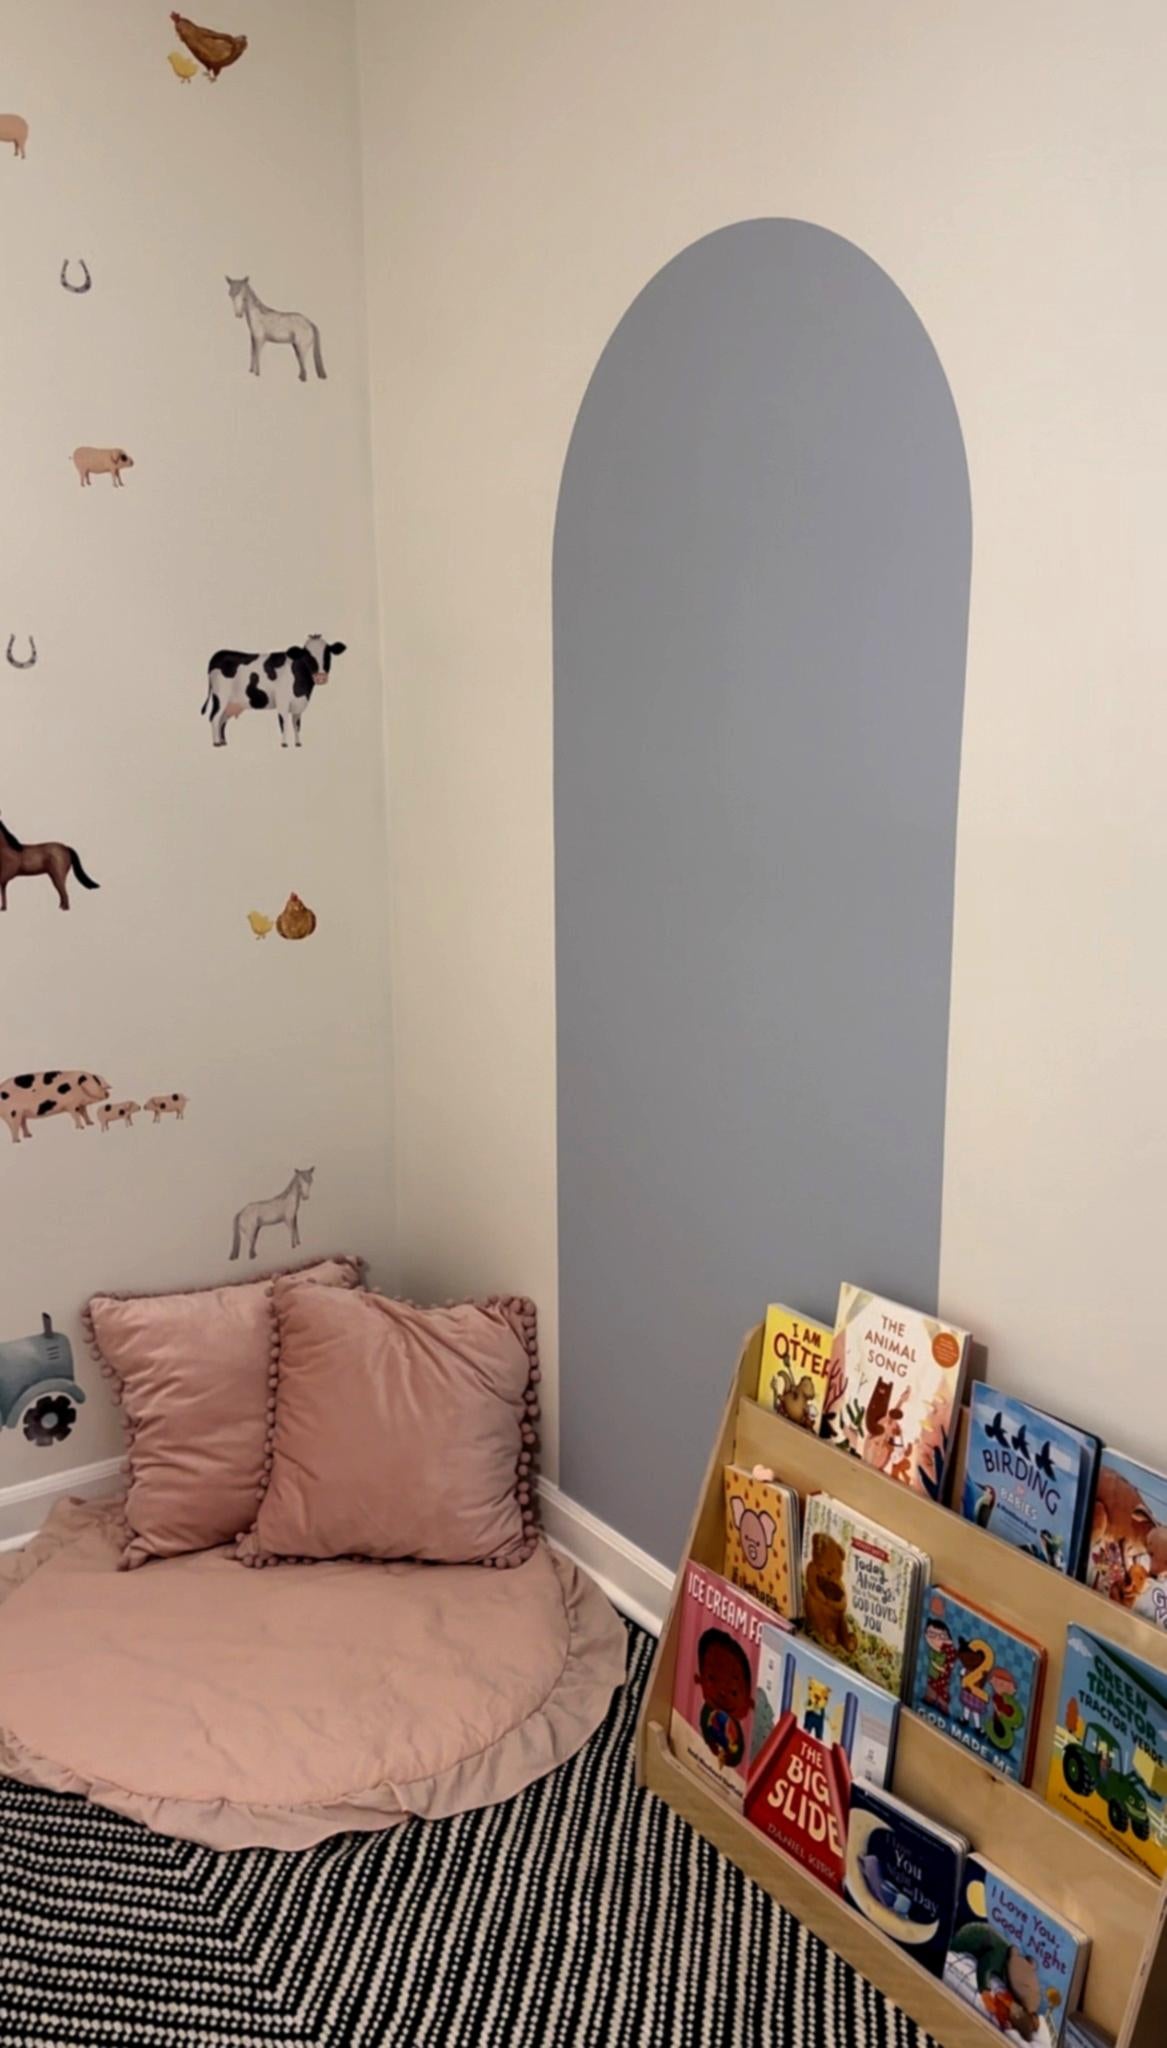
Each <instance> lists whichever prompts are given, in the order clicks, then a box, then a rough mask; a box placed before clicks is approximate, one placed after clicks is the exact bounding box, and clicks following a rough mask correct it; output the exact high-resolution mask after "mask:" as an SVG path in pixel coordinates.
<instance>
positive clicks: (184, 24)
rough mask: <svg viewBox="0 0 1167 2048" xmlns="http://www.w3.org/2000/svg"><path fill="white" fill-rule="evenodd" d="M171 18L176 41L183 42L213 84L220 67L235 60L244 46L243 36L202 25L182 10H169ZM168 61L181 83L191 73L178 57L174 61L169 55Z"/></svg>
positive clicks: (222, 67) (227, 65)
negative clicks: (180, 12) (175, 12)
mask: <svg viewBox="0 0 1167 2048" xmlns="http://www.w3.org/2000/svg"><path fill="white" fill-rule="evenodd" d="M170 19H171V21H172V22H173V23H174V30H175V34H176V35H177V37H178V40H179V42H180V43H185V45H186V47H187V49H188V50H189V51H190V53H191V56H192V57H195V58H197V59H198V62H199V63H200V64H201V65H202V67H203V70H204V71H205V72H206V75H207V78H208V79H209V81H210V83H211V84H212V85H213V84H214V83H215V81H216V79H217V78H218V76H219V73H220V71H226V70H227V69H228V67H229V66H230V65H232V64H237V63H238V62H239V59H240V57H242V55H243V52H244V51H245V49H246V48H247V37H246V36H233V35H229V34H228V33H227V31H226V30H225V29H218V28H201V27H200V26H199V24H198V22H197V21H190V20H188V18H187V16H186V15H185V14H171V17H170ZM170 63H171V68H172V70H173V71H174V74H175V76H176V77H177V78H181V79H182V80H183V81H184V83H185V82H186V81H187V80H188V79H189V78H190V77H191V76H192V75H193V74H192V73H188V72H187V70H186V68H185V64H184V63H183V62H182V60H181V59H179V60H178V61H177V62H176V61H175V58H174V57H172V58H171V59H170Z"/></svg>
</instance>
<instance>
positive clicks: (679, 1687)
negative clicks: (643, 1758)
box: [669, 1560, 774, 1805]
mask: <svg viewBox="0 0 1167 2048" xmlns="http://www.w3.org/2000/svg"><path fill="white" fill-rule="evenodd" d="M773 1620H774V1616H773V1615H772V1614H771V1612H770V1610H769V1608H767V1607H763V1606H762V1604H761V1602H760V1601H759V1600H754V1599H752V1598H751V1596H750V1595H749V1594H748V1593H742V1592H740V1591H739V1590H738V1588H737V1587H736V1586H731V1585H729V1584H728V1582H727V1581H726V1580H725V1579H723V1578H722V1577H721V1575H720V1573H719V1572H713V1571H710V1570H709V1569H708V1567H707V1566H705V1565H703V1564H694V1563H693V1562H692V1560H690V1562H689V1563H688V1564H687V1565H686V1566H685V1581H684V1585H683V1587H682V1591H681V1619H680V1630H679V1634H678V1637H677V1668H676V1675H675V1677H674V1680H673V1711H672V1718H671V1721H670V1728H669V1734H670V1740H671V1742H672V1747H673V1751H674V1753H675V1754H676V1755H677V1756H679V1757H680V1758H681V1759H682V1761H683V1762H684V1763H687V1764H688V1765H689V1766H690V1767H691V1769H693V1770H695V1771H696V1772H697V1774H698V1776H699V1777H701V1778H703V1779H704V1780H705V1781H706V1783H707V1784H710V1785H712V1786H713V1787H714V1788H715V1790H716V1791H718V1792H719V1793H720V1794H721V1795H722V1797H723V1798H725V1799H727V1800H729V1801H730V1802H731V1803H732V1804H734V1805H740V1804H741V1798H742V1793H743V1791H744V1789H745V1782H746V1770H747V1767H748V1764H749V1760H750V1755H751V1749H750V1737H751V1731H752V1729H753V1725H754V1697H755V1692H756V1682H757V1671H758V1652H759V1646H760V1643H761V1633H762V1628H763V1625H764V1624H766V1623H768V1622H773Z"/></svg>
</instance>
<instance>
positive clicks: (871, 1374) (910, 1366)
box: [830, 1282, 969, 1500]
mask: <svg viewBox="0 0 1167 2048" xmlns="http://www.w3.org/2000/svg"><path fill="white" fill-rule="evenodd" d="M835 1341H836V1345H837V1347H838V1352H839V1371H840V1374H841V1377H842V1395H841V1399H840V1400H839V1403H838V1406H837V1407H836V1408H834V1409H833V1411H832V1414H831V1417H830V1423H831V1434H832V1435H833V1436H834V1437H835V1438H836V1439H837V1440H838V1441H840V1442H842V1443H843V1444H844V1446H845V1447H846V1448H847V1449H848V1450H849V1451H850V1452H851V1453H852V1455H853V1456H854V1457H856V1458H861V1459H862V1461H863V1463H864V1464H865V1465H872V1466H874V1468H875V1470H876V1471H877V1472H884V1473H886V1474H887V1476H888V1478H889V1479H896V1480H898V1481H899V1482H900V1483H901V1485H903V1486H910V1487H911V1488H912V1489H913V1491H914V1492H916V1493H922V1494H925V1495H926V1496H927V1498H928V1499H929V1500H940V1499H941V1498H942V1497H943V1493H944V1480H945V1474H946V1472H947V1468H948V1456H949V1450H950V1447H951V1442H952V1435H953V1430H954V1428H955V1426H956V1418H957V1416H958V1414H959V1412H960V1403H961V1397H962V1394H963V1390H964V1377H965V1372H966V1370H967V1367H968V1347H969V1335H968V1331H967V1330H958V1329H957V1328H955V1326H954V1325H953V1324H951V1323H942V1322H938V1321H937V1319H936V1318H935V1317H934V1316H926V1315H922V1314H921V1313H920V1312H919V1310H917V1309H914V1308H903V1307H901V1306H900V1304H899V1303H898V1302H894V1301H885V1300H884V1299H883V1298H882V1296H881V1295H878V1294H868V1293H866V1292H865V1291H864V1289H863V1288H861V1287H852V1286H851V1285H850V1284H849V1283H848V1282H844V1284H843V1286H842V1288H841V1289H840V1291H839V1311H838V1316H837V1319H836V1328H835Z"/></svg>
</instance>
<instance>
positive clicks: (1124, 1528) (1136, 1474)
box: [1086, 1449, 1167, 1628]
mask: <svg viewBox="0 0 1167 2048" xmlns="http://www.w3.org/2000/svg"><path fill="white" fill-rule="evenodd" d="M1086 1578H1087V1582H1088V1584H1090V1585H1091V1586H1093V1587H1094V1590H1095V1592H1097V1593H1102V1594H1104V1595H1105V1597H1106V1598H1107V1599H1108V1600H1113V1601H1114V1602H1115V1603H1116V1605H1118V1606H1119V1607H1127V1608H1129V1609H1130V1612H1131V1613H1132V1614H1141V1615H1142V1616H1143V1618H1144V1620H1146V1621H1153V1622H1154V1624H1155V1627H1156V1628H1167V1473H1163V1472H1156V1470H1155V1468H1154V1466H1153V1465H1138V1464H1136V1463H1135V1460H1134V1459H1133V1458H1124V1457H1123V1456H1122V1454H1121V1452H1119V1451H1112V1450H1109V1449H1108V1450H1105V1451H1103V1453H1102V1460H1101V1463H1100V1465H1099V1468H1098V1484H1097V1486H1096V1488H1095V1493H1094V1513H1093V1519H1092V1525H1091V1531H1090V1543H1089V1551H1088V1555H1087V1563H1086Z"/></svg>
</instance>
